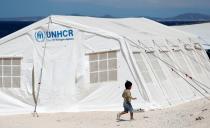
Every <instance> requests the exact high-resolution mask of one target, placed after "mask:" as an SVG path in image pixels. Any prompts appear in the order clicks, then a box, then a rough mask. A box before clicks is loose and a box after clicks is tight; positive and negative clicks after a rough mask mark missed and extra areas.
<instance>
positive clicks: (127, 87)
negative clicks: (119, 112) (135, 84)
mask: <svg viewBox="0 0 210 128" xmlns="http://www.w3.org/2000/svg"><path fill="white" fill-rule="evenodd" d="M131 86H132V83H131V82H130V81H128V80H127V81H126V82H125V88H126V89H130V88H131Z"/></svg>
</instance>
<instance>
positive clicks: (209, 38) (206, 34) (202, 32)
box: [173, 23, 210, 49]
mask: <svg viewBox="0 0 210 128" xmlns="http://www.w3.org/2000/svg"><path fill="white" fill-rule="evenodd" d="M173 27H174V28H176V29H179V30H182V31H185V32H189V33H192V34H195V35H197V36H198V38H200V40H202V42H201V43H202V45H203V47H204V48H205V49H210V31H209V30H210V23H202V24H192V25H180V26H173Z"/></svg>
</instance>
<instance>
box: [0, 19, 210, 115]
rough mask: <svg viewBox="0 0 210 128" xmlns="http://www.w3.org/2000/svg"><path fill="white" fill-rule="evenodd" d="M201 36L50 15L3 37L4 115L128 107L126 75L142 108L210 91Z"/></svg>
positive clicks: (0, 98)
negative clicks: (124, 99)
mask: <svg viewBox="0 0 210 128" xmlns="http://www.w3.org/2000/svg"><path fill="white" fill-rule="evenodd" d="M199 42H200V40H199V39H198V38H196V36H194V35H191V34H187V33H185V32H182V31H178V30H176V29H173V28H170V27H167V26H164V25H161V24H159V23H156V22H154V21H151V20H148V19H145V18H136V19H135V18H127V19H103V18H91V17H73V16H50V17H47V18H45V19H43V20H41V21H39V22H36V23H34V24H32V25H30V26H28V27H26V28H23V29H21V30H19V31H17V32H15V33H13V34H11V35H8V36H6V37H4V38H2V39H1V40H0V113H1V114H6V113H11V114H14V113H28V112H32V111H33V109H34V106H36V105H37V111H38V112H63V111H65V112H66V111H71V112H77V111H115V110H122V100H123V99H122V97H121V93H122V91H123V90H124V83H125V81H126V80H130V81H132V82H133V88H132V90H131V91H132V95H133V96H136V97H138V99H137V100H136V101H133V106H134V108H140V107H141V108H145V109H149V108H162V107H168V106H171V105H176V104H180V103H183V102H186V101H191V100H194V99H197V98H201V97H204V96H205V97H206V96H208V92H209V91H210V89H209V88H210V86H208V83H209V81H210V79H209V72H210V67H209V66H210V65H209V62H208V59H207V58H208V57H207V55H206V53H205V51H204V50H203V48H202V47H201V45H200V43H199ZM36 101H37V102H36ZM36 103H37V104H36Z"/></svg>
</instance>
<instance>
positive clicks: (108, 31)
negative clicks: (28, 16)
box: [0, 15, 196, 44]
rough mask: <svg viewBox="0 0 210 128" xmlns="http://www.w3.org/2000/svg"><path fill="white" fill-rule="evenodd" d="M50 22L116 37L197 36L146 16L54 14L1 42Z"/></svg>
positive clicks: (2, 40)
mask: <svg viewBox="0 0 210 128" xmlns="http://www.w3.org/2000/svg"><path fill="white" fill-rule="evenodd" d="M49 22H52V23H56V24H60V25H64V26H68V27H73V28H77V29H80V30H83V31H88V32H93V33H97V34H101V35H106V36H110V37H115V38H121V37H123V36H125V37H128V38H130V39H133V40H142V39H149V40H152V39H182V38H189V37H190V38H196V36H195V35H192V34H189V33H186V32H183V31H179V30H176V29H174V28H171V27H168V26H165V25H162V24H160V23H157V22H155V21H152V20H149V19H146V18H120V19H107V18H94V17H81V16H59V15H52V16H49V17H47V18H45V19H43V20H40V21H38V22H36V23H33V24H32V25H29V26H27V27H25V28H23V29H21V30H19V31H17V32H15V33H12V34H10V35H8V36H6V37H4V38H2V39H1V40H0V44H1V43H4V42H6V41H8V40H11V39H14V38H17V37H18V36H21V35H23V34H26V33H27V32H29V31H31V30H33V29H36V28H38V27H40V26H42V25H44V24H47V23H49Z"/></svg>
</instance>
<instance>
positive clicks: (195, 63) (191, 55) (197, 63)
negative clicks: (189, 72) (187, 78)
mask: <svg viewBox="0 0 210 128" xmlns="http://www.w3.org/2000/svg"><path fill="white" fill-rule="evenodd" d="M187 52H188V57H189V59H190V60H191V62H192V64H193V67H194V68H195V70H196V72H198V73H202V70H201V67H200V61H198V60H197V59H196V58H197V57H196V56H195V55H194V53H193V51H187Z"/></svg>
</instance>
